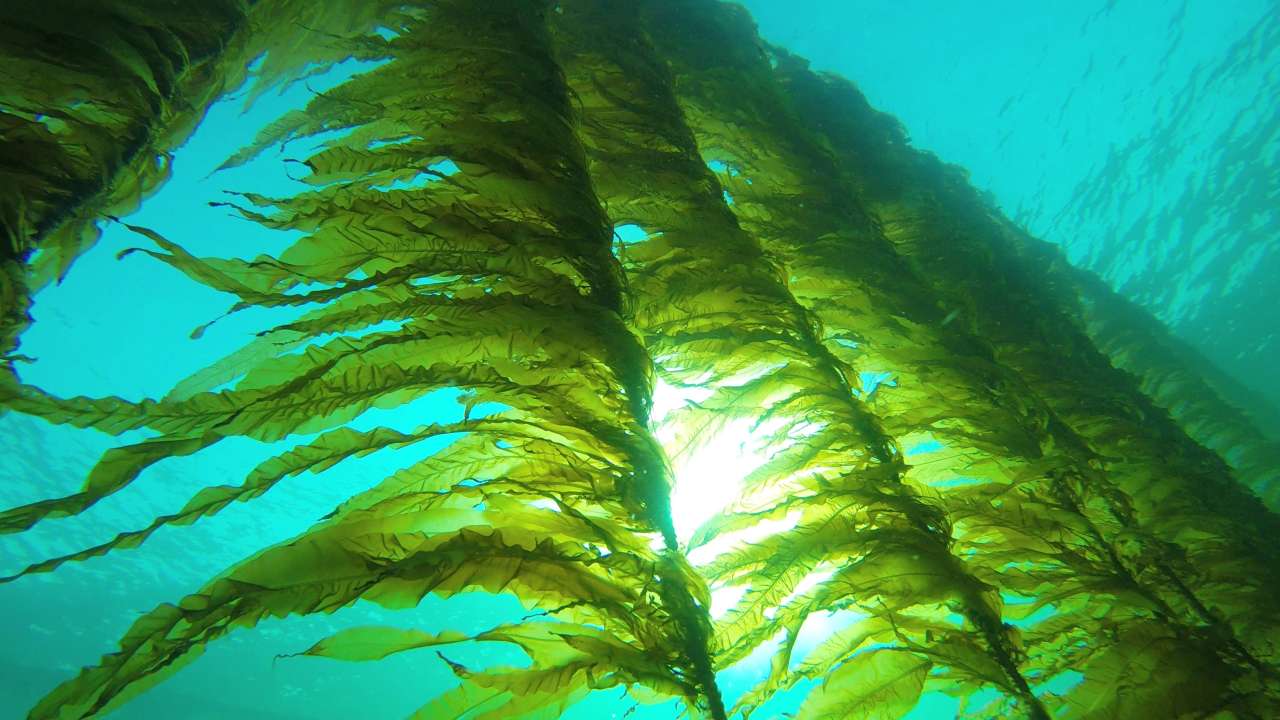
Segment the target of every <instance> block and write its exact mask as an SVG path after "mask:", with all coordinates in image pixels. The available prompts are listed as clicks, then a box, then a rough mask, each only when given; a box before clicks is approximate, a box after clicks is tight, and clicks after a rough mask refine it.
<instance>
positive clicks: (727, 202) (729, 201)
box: [723, 190, 733, 207]
mask: <svg viewBox="0 0 1280 720" xmlns="http://www.w3.org/2000/svg"><path fill="white" fill-rule="evenodd" d="M723 195H724V204H725V205H728V206H730V207H732V206H733V196H732V195H730V194H729V191H728V190H725V191H724V192H723Z"/></svg>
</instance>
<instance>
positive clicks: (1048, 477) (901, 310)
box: [655, 4, 1269, 698]
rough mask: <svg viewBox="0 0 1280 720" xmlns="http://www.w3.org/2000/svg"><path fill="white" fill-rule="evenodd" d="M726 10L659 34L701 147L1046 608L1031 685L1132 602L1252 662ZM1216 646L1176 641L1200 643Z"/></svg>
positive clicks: (1021, 590) (1029, 636)
mask: <svg viewBox="0 0 1280 720" xmlns="http://www.w3.org/2000/svg"><path fill="white" fill-rule="evenodd" d="M675 18H678V19H679V20H678V22H679V30H678V31H677V30H676V29H675V28H676V22H675ZM735 24H738V25H739V26H740V25H741V23H740V18H737V19H735V18H734V17H732V16H731V15H730V13H728V12H726V11H722V10H715V9H712V8H710V7H708V10H707V11H706V12H702V13H700V12H698V11H697V10H695V9H693V8H692V7H691V6H690V4H685V6H682V7H679V8H678V9H677V10H675V11H673V12H672V13H671V15H670V16H669V17H668V18H666V25H664V26H663V27H664V28H666V30H665V31H663V32H655V37H661V38H664V43H663V44H664V48H663V49H664V50H665V52H664V56H665V57H667V58H669V59H671V60H672V62H673V63H674V65H675V66H676V67H677V74H678V75H679V78H680V92H681V102H682V105H683V106H684V108H685V111H686V113H688V114H689V116H690V117H691V122H692V124H693V125H694V127H695V129H696V132H697V134H698V141H699V145H700V147H701V148H702V151H703V153H704V156H705V157H706V159H707V160H708V161H709V163H711V164H712V165H714V166H718V167H719V169H720V171H721V173H720V174H721V179H722V181H724V182H725V183H726V189H727V192H728V193H729V195H730V196H731V197H732V198H733V205H732V207H733V210H734V212H735V214H736V215H737V216H738V218H739V219H740V220H741V221H742V222H743V224H744V227H746V228H750V229H752V230H753V231H754V232H755V234H756V236H757V237H759V238H761V241H762V242H763V243H764V244H765V247H767V248H769V249H770V250H772V251H774V253H775V255H776V256H777V257H780V258H782V259H783V264H784V267H785V268H786V272H787V275H788V279H789V284H790V286H791V287H792V288H793V290H794V291H795V292H796V293H797V296H798V297H799V298H800V299H801V302H803V303H804V304H805V305H806V307H808V308H810V309H811V310H812V311H813V312H814V314H815V316H816V317H817V318H818V319H820V320H821V321H822V325H823V327H824V329H825V331H826V333H827V335H828V342H829V345H830V348H831V350H832V352H833V353H835V354H838V355H840V356H842V357H844V358H846V359H847V362H848V363H849V364H850V365H851V366H852V367H860V368H866V370H863V373H862V374H863V376H864V377H866V376H872V377H873V378H875V379H876V380H879V379H880V378H884V377H886V376H889V377H891V378H892V379H891V380H887V381H885V382H883V383H882V384H881V386H880V387H879V388H876V389H874V390H873V391H872V392H870V393H868V395H869V396H871V397H872V398H873V400H872V407H873V408H874V409H875V410H876V412H877V414H878V415H879V417H880V418H881V419H882V420H883V422H884V423H885V427H886V429H888V430H890V431H891V432H892V431H894V430H897V431H898V432H899V433H902V434H903V435H904V436H906V437H911V438H913V442H914V443H918V444H922V445H924V444H927V445H932V446H934V448H933V449H932V450H931V451H929V452H928V454H924V455H923V458H922V464H921V465H920V466H918V467H914V468H912V472H911V473H910V474H909V475H908V477H909V478H911V479H913V480H915V481H916V482H917V483H921V484H922V485H923V486H924V488H925V489H926V490H925V491H926V492H930V493H937V494H939V495H941V497H942V499H943V507H945V508H946V509H947V510H948V511H949V515H950V518H951V520H952V522H953V524H954V527H955V532H956V534H957V540H958V541H959V542H960V544H961V546H962V547H964V548H965V550H964V555H965V557H966V560H967V561H968V562H970V563H972V564H973V565H975V566H976V567H978V568H981V570H980V573H981V576H982V577H983V578H984V579H985V580H986V581H987V582H989V583H990V584H991V585H993V586H996V587H1000V588H1002V589H1003V590H1004V591H1005V592H1006V593H1010V594H1012V595H1014V596H1017V597H1019V598H1020V599H1021V600H1022V603H1021V604H1022V607H1021V608H1017V609H1016V610H1015V613H1016V615H1015V617H1022V618H1025V617H1027V616H1028V615H1031V614H1033V613H1034V612H1035V611H1037V610H1041V609H1045V608H1052V609H1054V610H1055V611H1056V612H1055V616H1054V618H1053V620H1054V627H1048V626H1045V624H1044V623H1036V624H1035V625H1032V626H1030V627H1027V626H1026V625H1025V624H1024V630H1023V632H1022V634H1021V635H1022V637H1021V640H1022V643H1023V644H1024V645H1025V647H1026V652H1027V654H1028V655H1029V656H1030V658H1031V660H1032V667H1033V668H1034V670H1033V671H1032V672H1033V674H1034V675H1035V676H1036V677H1038V678H1039V679H1040V680H1041V681H1043V680H1044V679H1047V678H1050V677H1053V676H1054V675H1056V674H1058V673H1059V672H1061V671H1062V670H1065V669H1068V668H1070V667H1072V666H1073V665H1075V666H1078V665H1082V664H1085V663H1086V662H1087V656H1088V653H1089V652H1090V651H1101V650H1103V649H1104V648H1105V646H1103V645H1101V644H1094V645H1093V646H1092V647H1087V648H1083V649H1072V650H1071V651H1070V652H1069V653H1065V654H1069V655H1070V660H1069V661H1067V662H1064V658H1063V657H1062V656H1063V655H1064V650H1065V649H1066V648H1069V647H1070V645H1069V643H1067V642H1065V641H1064V640H1065V638H1064V637H1063V633H1064V632H1066V631H1068V630H1070V631H1072V632H1077V633H1078V632H1079V629H1078V628H1073V627H1072V625H1070V624H1069V623H1071V620H1069V618H1071V617H1072V616H1075V618H1076V623H1077V624H1078V625H1079V626H1080V627H1088V626H1089V625H1091V624H1093V621H1094V619H1095V618H1096V617H1097V616H1098V615H1100V614H1102V613H1105V614H1106V615H1107V616H1108V620H1109V622H1111V623H1119V625H1118V627H1123V624H1124V622H1125V617H1126V616H1127V615H1128V614H1129V613H1136V614H1134V615H1133V619H1132V620H1130V621H1129V622H1130V623H1134V624H1144V623H1145V620H1144V619H1145V618H1149V617H1152V616H1154V617H1157V618H1159V620H1160V622H1161V623H1162V624H1163V625H1164V626H1165V627H1166V632H1168V633H1171V634H1173V635H1174V636H1184V637H1185V636H1187V634H1188V633H1195V632H1197V631H1198V630H1199V628H1200V627H1201V626H1208V627H1210V628H1214V630H1213V632H1214V633H1215V634H1216V635H1217V636H1218V637H1217V638H1216V640H1215V642H1217V643H1221V644H1220V645H1219V646H1218V652H1220V653H1221V654H1222V656H1223V658H1222V662H1224V663H1225V664H1226V667H1227V668H1228V669H1227V670H1226V671H1225V674H1227V675H1231V674H1233V673H1235V674H1240V673H1241V672H1248V670H1250V669H1255V670H1256V669H1259V668H1260V666H1261V665H1262V664H1261V663H1260V662H1259V661H1258V660H1257V658H1254V657H1252V656H1251V655H1250V654H1249V653H1248V651H1247V650H1245V649H1244V648H1243V647H1242V646H1241V644H1240V643H1239V641H1238V640H1237V639H1235V638H1231V637H1230V631H1229V630H1227V631H1226V637H1223V636H1222V632H1223V631H1224V630H1225V628H1224V627H1223V625H1222V623H1221V622H1220V621H1219V620H1218V619H1217V618H1216V617H1214V616H1212V615H1211V614H1208V613H1204V612H1201V610H1202V607H1201V605H1200V602H1199V598H1198V597H1197V596H1196V595H1195V594H1194V593H1193V592H1191V591H1189V590H1188V589H1187V588H1186V586H1185V584H1183V583H1182V582H1181V580H1180V579H1179V578H1177V577H1176V576H1173V573H1172V571H1171V569H1170V568H1169V567H1168V566H1166V565H1160V564H1159V563H1157V567H1158V568H1159V572H1153V571H1152V569H1151V568H1150V567H1149V565H1150V562H1151V560H1150V557H1149V556H1147V555H1143V554H1140V552H1139V548H1145V550H1142V551H1141V552H1145V553H1147V554H1149V553H1150V552H1151V549H1150V548H1151V546H1152V545H1153V544H1155V543H1154V540H1153V539H1152V538H1150V537H1146V536H1144V534H1143V532H1142V530H1141V529H1140V528H1138V527H1136V526H1135V525H1134V524H1133V523H1128V524H1123V523H1121V522H1119V521H1118V519H1117V518H1113V517H1108V516H1107V514H1101V513H1098V512H1096V510H1095V507H1101V508H1103V509H1105V508H1106V506H1107V503H1108V502H1109V501H1111V499H1112V496H1113V495H1114V489H1113V488H1110V487H1108V486H1106V484H1105V480H1104V479H1103V478H1100V477H1099V476H1098V473H1097V472H1095V471H1094V470H1093V469H1092V467H1091V465H1090V463H1091V462H1093V461H1094V460H1095V457H1094V455H1093V454H1092V453H1091V452H1090V451H1089V450H1088V449H1087V448H1086V447H1085V446H1084V444H1083V443H1082V442H1081V440H1080V439H1079V438H1078V437H1076V436H1074V435H1073V434H1072V433H1071V432H1070V431H1069V429H1067V428H1065V427H1064V426H1063V425H1062V423H1061V422H1060V421H1058V420H1057V419H1056V418H1055V417H1054V416H1053V413H1052V411H1051V410H1050V409H1049V408H1048V407H1046V406H1045V405H1044V404H1043V403H1041V402H1039V400H1038V398H1036V397H1035V395H1034V393H1032V392H1031V391H1030V390H1029V389H1028V388H1027V387H1026V386H1025V384H1024V383H1022V381H1021V379H1020V378H1019V377H1017V375H1016V373H1013V372H1011V371H1010V370H1009V369H1008V368H1005V367H1002V366H1000V365H999V364H998V363H997V362H996V361H995V359H994V358H993V357H992V356H991V353H990V351H989V350H987V349H986V348H985V347H984V345H983V343H982V342H981V341H980V339H978V338H974V337H972V336H967V335H965V334H964V333H962V332H958V328H959V327H960V325H959V324H954V325H953V324H952V322H951V320H954V311H951V312H948V307H947V306H946V305H945V304H943V303H940V302H937V300H936V297H937V296H936V295H935V294H934V293H933V291H932V289H931V288H929V287H928V286H927V285H925V284H923V283H921V282H920V281H919V280H916V279H915V278H913V271H912V269H911V268H910V267H909V266H907V265H906V264H905V263H904V262H903V261H902V260H901V259H900V258H898V257H897V255H896V253H895V251H894V249H893V248H892V247H891V246H889V245H888V243H887V241H886V240H885V239H884V238H883V236H882V235H880V234H879V231H878V229H877V228H876V227H874V225H873V224H872V223H870V222H868V220H867V218H866V215H865V212H864V211H863V210H862V209H861V208H860V207H859V206H858V205H857V204H856V203H852V202H850V200H851V195H852V193H850V192H849V190H848V189H847V188H842V187H841V184H842V183H841V181H840V169H839V167H838V165H837V164H836V162H835V161H834V159H833V158H831V157H830V154H829V153H827V152H825V151H824V148H823V147H822V146H821V144H820V143H818V142H816V141H814V140H807V139H806V138H805V135H806V131H805V130H804V129H803V127H802V126H801V124H800V123H799V121H798V119H797V118H796V117H795V116H794V115H792V114H790V113H789V112H788V105H789V103H788V100H787V98H786V97H785V94H784V93H782V92H780V91H779V88H778V87H777V86H776V83H775V81H774V79H773V78H772V77H771V75H772V73H771V72H770V70H769V66H768V64H767V63H766V61H765V59H764V58H762V57H761V56H759V55H758V54H756V53H753V52H751V51H750V45H749V44H748V43H747V42H744V41H743V37H744V36H746V37H750V36H749V33H746V32H743V31H742V30H741V29H739V28H735ZM735 30H737V32H735ZM680 33H685V34H686V35H685V36H682V35H681V34H680ZM694 36H696V37H700V38H710V40H709V46H711V47H722V48H738V49H739V51H738V52H736V53H734V52H729V51H722V52H717V53H714V54H708V53H701V52H699V51H698V50H697V48H698V47H705V46H698V45H694V44H692V43H691V42H689V39H688V38H689V37H694ZM726 118H729V119H727V120H726ZM842 191H843V192H844V193H846V194H844V195H839V194H838V193H841V192H842ZM877 376H879V377H877ZM957 481H959V482H958V484H959V485H960V486H959V487H953V486H952V485H953V483H957ZM1121 502H1122V501H1121ZM1091 506H1092V507H1091ZM1213 644H1214V643H1209V645H1208V646H1204V647H1202V646H1201V644H1200V643H1192V644H1189V645H1188V646H1187V647H1185V648H1184V649H1185V650H1186V651H1188V652H1196V653H1202V652H1204V650H1205V649H1206V647H1210V646H1212V645H1213ZM1037 646H1039V647H1037ZM1239 666H1244V669H1243V670H1242V669H1241V668H1240V667H1239ZM1268 671H1269V670H1268ZM1171 682H1176V681H1175V680H1171ZM1223 692H1225V688H1224V689H1223ZM1209 697H1210V698H1212V696H1211V695H1210V696H1209Z"/></svg>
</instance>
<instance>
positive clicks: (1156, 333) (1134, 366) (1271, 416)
mask: <svg viewBox="0 0 1280 720" xmlns="http://www.w3.org/2000/svg"><path fill="white" fill-rule="evenodd" d="M1006 232H1007V235H1008V237H1009V239H1010V242H1011V243H1012V244H1013V245H1014V247H1017V248H1020V249H1021V255H1022V256H1023V257H1025V258H1027V261H1028V262H1026V263H1025V267H1026V268H1027V271H1028V272H1036V273H1038V274H1051V275H1052V281H1051V282H1050V281H1049V279H1048V278H1046V279H1045V280H1043V281H1042V282H1041V283H1040V284H1041V286H1042V287H1049V288H1054V289H1057V290H1058V293H1057V300H1058V304H1059V306H1061V307H1063V308H1065V309H1066V311H1067V312H1068V314H1069V317H1071V318H1073V319H1076V320H1077V323H1078V324H1079V326H1080V327H1081V329H1082V330H1083V331H1084V332H1085V333H1086V334H1087V335H1088V336H1089V339H1090V340H1091V341H1092V342H1093V344H1094V345H1095V346H1097V348H1098V349H1099V350H1100V351H1102V352H1103V353H1104V354H1105V355H1106V356H1107V358H1108V359H1110V360H1111V363H1112V364H1113V365H1115V366H1116V367H1118V368H1120V369H1121V370H1124V371H1126V372H1128V373H1130V374H1131V375H1133V376H1134V377H1135V378H1136V379H1137V380H1138V383H1139V388H1140V389H1141V390H1142V392H1143V393H1144V394H1146V395H1147V396H1148V397H1150V398H1151V400H1152V401H1153V402H1154V403H1155V404H1156V405H1157V406H1159V407H1160V408H1162V409H1164V410H1166V411H1168V412H1169V415H1170V416H1171V417H1172V418H1173V419H1174V420H1176V421H1177V422H1178V425H1179V426H1181V427H1182V428H1183V429H1184V430H1185V431H1186V432H1187V434H1188V435H1190V436H1191V438H1192V439H1194V440H1195V441H1196V442H1198V443H1200V444H1201V445H1204V446H1205V447H1207V448H1209V449H1211V450H1213V451H1214V452H1216V453H1217V454H1218V455H1219V456H1220V457H1222V458H1223V459H1224V460H1226V462H1227V464H1228V465H1230V466H1231V468H1232V469H1233V470H1234V471H1235V474H1236V477H1237V479H1238V480H1239V481H1240V482H1242V483H1244V484H1245V485H1246V486H1248V487H1249V489H1251V490H1252V491H1253V492H1254V493H1256V494H1257V495H1258V497H1259V498H1261V499H1262V501H1263V502H1264V503H1266V504H1267V506H1268V507H1269V508H1270V509H1271V510H1272V511H1275V510H1276V509H1278V508H1280V412H1277V410H1276V409H1275V408H1271V407H1269V406H1267V404H1266V401H1265V400H1262V399H1261V398H1259V397H1258V396H1257V394H1256V393H1251V392H1250V391H1249V390H1248V389H1247V388H1245V387H1244V386H1242V385H1241V384H1240V383H1238V382H1236V381H1235V380H1234V379H1232V378H1230V377H1227V376H1226V375H1225V374H1224V373H1222V372H1221V371H1220V370H1217V369H1216V368H1214V367H1213V366H1212V365H1211V364H1210V363H1209V361H1208V360H1207V359H1205V358H1204V357H1203V356H1202V355H1200V354H1199V353H1198V352H1197V351H1196V350H1195V349H1194V348H1192V347H1191V346H1190V345H1188V344H1187V343H1186V342H1184V341H1182V340H1180V339H1178V338H1176V337H1174V336H1173V334H1172V333H1170V332H1169V330H1168V329H1167V328H1165V327H1164V326H1163V325H1161V324H1160V322H1159V321H1158V320H1157V319H1156V318H1154V317H1152V316H1151V315H1150V314H1148V313H1146V312H1144V311H1142V310H1141V309H1140V308H1139V307H1138V306H1136V305H1135V304H1133V303H1131V302H1129V301H1127V300H1125V299H1124V298H1122V297H1120V296H1119V295H1118V294H1117V293H1116V292H1115V291H1114V290H1111V289H1110V288H1109V287H1107V286H1106V283H1104V282H1103V281H1102V279H1101V278H1098V277H1096V276H1094V275H1091V274H1089V273H1086V272H1084V271H1082V270H1079V269H1076V268H1073V267H1071V266H1070V265H1068V264H1067V263H1066V261H1065V259H1062V258H1060V257H1054V256H1055V255H1056V254H1057V253H1056V251H1054V250H1051V249H1050V248H1048V247H1045V246H1044V243H1043V241H1040V240H1037V239H1035V238H1032V237H1030V236H1028V235H1027V234H1026V233H1025V232H1022V231H1020V230H1018V229H1017V228H1013V227H1007V228H1006ZM1044 256H1048V257H1050V258H1052V259H1051V260H1050V261H1047V262H1045V261H1041V260H1038V258H1040V257H1044Z"/></svg>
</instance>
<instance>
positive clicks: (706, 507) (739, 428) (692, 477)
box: [671, 418, 765, 543]
mask: <svg viewBox="0 0 1280 720" xmlns="http://www.w3.org/2000/svg"><path fill="white" fill-rule="evenodd" d="M751 425H752V420H751V419H750V418H742V419H739V420H736V421H734V422H731V423H729V424H727V425H725V426H724V427H723V428H722V429H721V431H720V432H719V433H717V434H716V435H715V436H714V437H712V438H710V439H709V440H708V441H706V442H704V443H703V444H701V445H700V446H697V447H693V448H690V449H689V450H687V451H686V452H683V453H681V454H680V455H679V456H676V457H673V458H672V459H671V460H672V462H671V464H672V470H673V471H674V473H675V480H676V482H675V487H674V488H673V489H672V492H671V520H672V522H673V523H674V524H675V528H676V537H677V538H679V540H680V542H681V543H685V542H688V540H689V538H691V537H693V533H694V531H695V530H697V529H698V526H700V525H702V523H704V522H706V521H707V520H710V519H711V518H712V517H714V516H715V515H716V514H717V513H719V512H720V511H722V510H723V509H724V508H726V507H727V506H728V505H729V503H731V502H733V500H735V499H736V498H737V497H738V495H739V491H740V489H741V487H742V478H744V477H746V476H747V475H748V474H749V473H750V472H751V471H752V470H754V469H756V468H757V467H759V466H760V464H761V463H763V462H764V460H765V458H763V457H761V456H760V455H758V454H756V453H754V452H752V451H751V448H750V447H749V446H748V443H749V442H750V439H751V437H750V432H751Z"/></svg>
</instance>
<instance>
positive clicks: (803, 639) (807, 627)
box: [791, 610, 871, 668]
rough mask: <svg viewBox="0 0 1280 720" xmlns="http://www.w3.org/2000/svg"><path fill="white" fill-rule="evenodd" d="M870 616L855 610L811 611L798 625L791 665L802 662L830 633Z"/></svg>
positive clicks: (832, 633) (792, 649)
mask: <svg viewBox="0 0 1280 720" xmlns="http://www.w3.org/2000/svg"><path fill="white" fill-rule="evenodd" d="M869 617H871V616H870V615H868V614H866V613H862V612H858V611H857V610H837V611H835V612H830V613H827V612H816V613H811V614H810V615H809V617H807V618H805V620H804V624H803V625H801V626H800V633H799V634H798V635H796V642H795V645H794V646H792V648H791V667H792V668H794V667H795V666H796V664H797V663H801V662H804V659H805V658H806V657H808V656H809V653H810V652H812V651H813V649H814V648H816V647H818V646H819V645H821V644H822V643H824V642H826V641H827V640H828V639H829V638H830V637H831V636H832V635H834V634H836V633H837V632H840V631H841V630H843V629H845V628H847V627H849V626H851V625H854V624H856V623H860V622H862V621H863V620H866V619H867V618H869Z"/></svg>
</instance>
